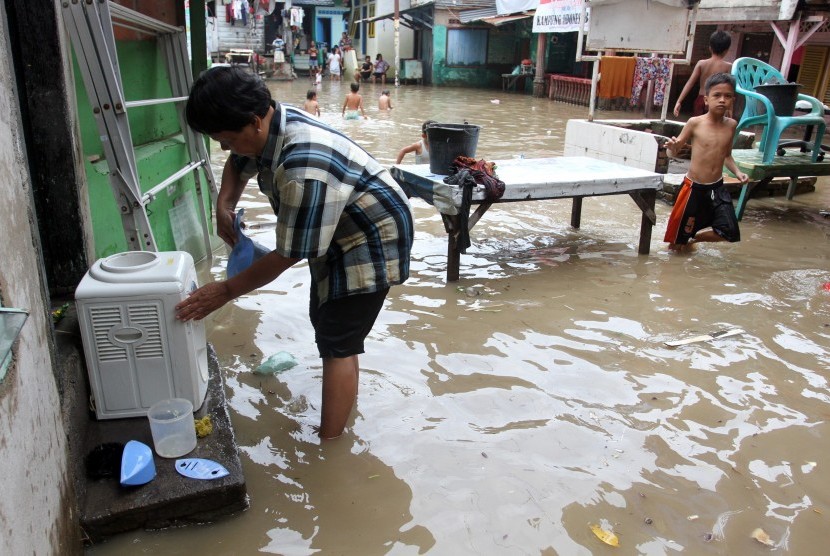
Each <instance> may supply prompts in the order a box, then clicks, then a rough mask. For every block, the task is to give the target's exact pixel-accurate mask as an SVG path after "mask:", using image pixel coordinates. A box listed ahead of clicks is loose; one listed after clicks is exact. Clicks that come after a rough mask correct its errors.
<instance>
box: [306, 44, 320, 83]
mask: <svg viewBox="0 0 830 556" xmlns="http://www.w3.org/2000/svg"><path fill="white" fill-rule="evenodd" d="M317 68H318V66H317V45H316V44H314V41H311V46H309V47H308V74H309V76H311V80H312V81H314V80H315V79H316V77H317Z"/></svg>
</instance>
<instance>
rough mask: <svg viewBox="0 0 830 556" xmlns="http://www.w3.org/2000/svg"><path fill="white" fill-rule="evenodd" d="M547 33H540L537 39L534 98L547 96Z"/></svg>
mask: <svg viewBox="0 0 830 556" xmlns="http://www.w3.org/2000/svg"><path fill="white" fill-rule="evenodd" d="M547 38H548V35H547V33H539V35H538V37H537V39H536V75H535V76H534V77H533V96H534V97H536V98H541V97H543V96H545V54H547V48H546V47H547V45H548V41H547Z"/></svg>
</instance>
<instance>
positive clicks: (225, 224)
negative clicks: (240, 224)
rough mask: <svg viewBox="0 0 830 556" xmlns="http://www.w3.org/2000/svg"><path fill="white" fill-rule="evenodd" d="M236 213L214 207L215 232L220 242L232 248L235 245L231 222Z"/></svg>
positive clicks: (234, 234) (234, 233)
mask: <svg viewBox="0 0 830 556" xmlns="http://www.w3.org/2000/svg"><path fill="white" fill-rule="evenodd" d="M234 218H236V213H235V212H234V211H233V210H229V209H223V208H222V207H218V206H217V207H216V231H217V233H218V234H219V237H221V238H222V240H223V241H224V242H225V243H227V244H228V245H230V246H231V247H233V246H234V245H236V231H235V230H234V229H233V221H234Z"/></svg>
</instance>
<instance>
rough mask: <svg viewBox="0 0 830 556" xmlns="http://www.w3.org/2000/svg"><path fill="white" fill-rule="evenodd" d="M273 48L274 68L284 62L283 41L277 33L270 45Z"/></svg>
mask: <svg viewBox="0 0 830 556" xmlns="http://www.w3.org/2000/svg"><path fill="white" fill-rule="evenodd" d="M271 45H272V46H273V47H274V66H275V67H276V66H277V65H278V64H282V63H283V62H285V41H284V40H282V35H280V34H279V33H277V38H275V39H274V41H273V42H272V43H271Z"/></svg>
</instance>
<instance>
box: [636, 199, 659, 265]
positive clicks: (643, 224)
mask: <svg viewBox="0 0 830 556" xmlns="http://www.w3.org/2000/svg"><path fill="white" fill-rule="evenodd" d="M640 198H641V199H642V200H643V201H645V204H646V206H647V207H648V210H643V216H642V217H641V218H640V245H639V247H638V249H637V252H638V253H639V254H640V255H648V253H649V251H650V250H651V230H652V228H653V227H654V223H655V220H656V218H655V219H654V220H653V219H652V217H653V216H654V202H655V200H656V199H657V191H655V190H654V189H645V190H643V191H640ZM635 200H636V199H635ZM638 204H639V203H638ZM641 208H642V207H641Z"/></svg>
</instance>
